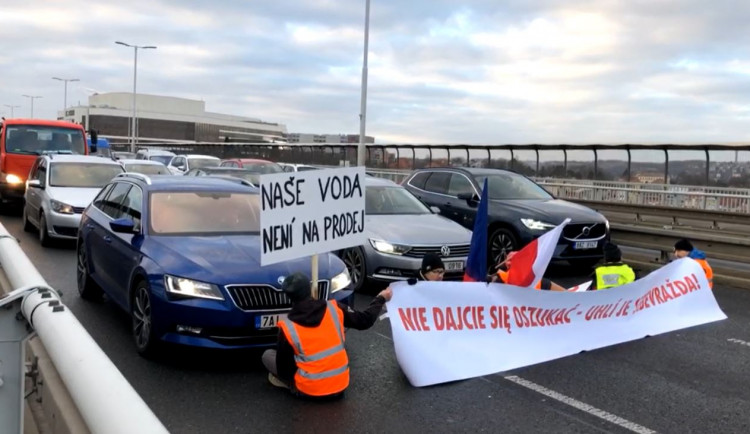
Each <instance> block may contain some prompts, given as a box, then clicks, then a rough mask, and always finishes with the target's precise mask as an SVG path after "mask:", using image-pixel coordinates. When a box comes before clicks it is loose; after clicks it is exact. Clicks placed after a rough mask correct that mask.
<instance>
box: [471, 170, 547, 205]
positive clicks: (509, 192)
mask: <svg viewBox="0 0 750 434" xmlns="http://www.w3.org/2000/svg"><path fill="white" fill-rule="evenodd" d="M475 178H476V180H477V183H478V184H479V185H480V186H482V185H484V180H485V179H487V186H488V188H489V192H488V194H489V198H490V199H496V200H510V199H525V200H529V199H552V196H551V195H550V194H549V193H547V191H546V190H544V189H543V188H542V187H540V186H538V185H537V184H536V183H534V181H532V180H530V179H528V178H526V177H524V176H521V175H517V174H515V173H510V172H508V173H498V174H482V175H476V176H475Z"/></svg>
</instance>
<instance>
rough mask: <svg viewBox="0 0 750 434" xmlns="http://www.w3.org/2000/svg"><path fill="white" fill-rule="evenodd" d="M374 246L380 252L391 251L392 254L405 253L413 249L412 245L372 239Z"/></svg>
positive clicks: (371, 242)
mask: <svg viewBox="0 0 750 434" xmlns="http://www.w3.org/2000/svg"><path fill="white" fill-rule="evenodd" d="M370 244H371V245H372V247H373V248H374V249H375V250H377V251H378V252H380V253H390V254H392V255H403V254H404V253H406V252H408V251H409V250H411V247H409V246H404V245H401V244H391V243H389V242H387V241H381V240H370Z"/></svg>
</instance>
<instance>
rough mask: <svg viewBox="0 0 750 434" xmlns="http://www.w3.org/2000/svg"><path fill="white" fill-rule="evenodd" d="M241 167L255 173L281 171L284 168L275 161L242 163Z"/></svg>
mask: <svg viewBox="0 0 750 434" xmlns="http://www.w3.org/2000/svg"><path fill="white" fill-rule="evenodd" d="M242 168H243V169H245V170H249V171H251V172H256V173H262V174H265V173H281V172H283V171H284V169H283V168H282V167H281V166H279V165H278V164H276V163H267V162H256V163H242Z"/></svg>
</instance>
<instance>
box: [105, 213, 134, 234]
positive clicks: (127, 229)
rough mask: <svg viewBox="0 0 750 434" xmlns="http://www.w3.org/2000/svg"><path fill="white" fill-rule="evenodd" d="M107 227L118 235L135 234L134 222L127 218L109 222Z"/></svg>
mask: <svg viewBox="0 0 750 434" xmlns="http://www.w3.org/2000/svg"><path fill="white" fill-rule="evenodd" d="M109 227H110V228H112V230H113V231H115V232H117V233H120V234H134V233H135V222H133V220H131V219H129V218H125V217H123V218H119V219H116V220H112V221H111V222H109Z"/></svg>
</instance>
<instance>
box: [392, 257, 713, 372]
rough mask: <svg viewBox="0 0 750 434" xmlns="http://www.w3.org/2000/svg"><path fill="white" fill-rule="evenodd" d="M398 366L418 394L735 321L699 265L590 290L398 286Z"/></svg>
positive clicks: (682, 264) (676, 265)
mask: <svg viewBox="0 0 750 434" xmlns="http://www.w3.org/2000/svg"><path fill="white" fill-rule="evenodd" d="M391 287H392V288H393V298H392V299H391V301H390V302H388V312H389V313H390V315H389V317H390V321H391V326H392V330H393V343H394V346H395V349H396V358H397V359H398V362H399V364H400V365H401V369H402V370H403V371H404V373H405V374H406V376H407V378H408V379H409V381H410V382H411V384H413V385H414V386H417V387H421V386H429V385H431V384H438V383H444V382H448V381H455V380H462V379H466V378H472V377H477V376H481V375H489V374H493V373H497V372H503V371H509V370H512V369H517V368H521V367H524V366H529V365H533V364H536V363H541V362H546V361H548V360H553V359H557V358H560V357H565V356H569V355H572V354H577V353H579V352H581V351H584V350H586V351H588V350H593V349H597V348H602V347H606V346H609V345H614V344H619V343H622V342H628V341H632V340H636V339H641V338H643V337H645V336H654V335H658V334H661V333H666V332H670V331H674V330H679V329H682V328H686V327H692V326H696V325H699V324H705V323H709V322H712V321H719V320H722V319H725V318H726V315H724V313H723V312H722V311H721V309H720V308H719V306H718V304H717V303H716V299H715V298H714V295H713V292H712V291H711V290H710V289H709V286H708V281H707V280H706V276H705V275H704V274H703V270H702V269H701V267H700V265H698V263H697V262H695V261H693V260H692V259H688V258H685V259H681V260H678V261H675V262H673V263H671V264H669V265H667V266H665V267H663V268H661V269H659V270H657V271H655V272H653V273H651V274H649V275H648V276H646V277H644V278H643V279H640V280H637V281H635V282H633V283H631V284H628V285H624V286H620V287H616V288H611V289H606V290H600V291H586V292H554V291H537V290H533V289H531V288H520V287H517V286H509V285H501V284H491V285H487V284H484V283H453V282H419V283H417V284H416V285H414V286H409V285H406V284H393V285H392V286H391Z"/></svg>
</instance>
